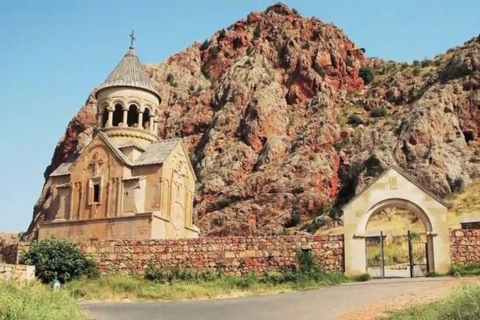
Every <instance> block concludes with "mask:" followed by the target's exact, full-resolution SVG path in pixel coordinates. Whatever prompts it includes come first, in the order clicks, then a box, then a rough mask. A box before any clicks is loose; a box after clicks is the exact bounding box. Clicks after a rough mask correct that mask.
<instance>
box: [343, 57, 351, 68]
mask: <svg viewBox="0 0 480 320" xmlns="http://www.w3.org/2000/svg"><path fill="white" fill-rule="evenodd" d="M345 64H346V65H347V67H351V68H353V61H352V59H350V58H347V62H346V63H345Z"/></svg>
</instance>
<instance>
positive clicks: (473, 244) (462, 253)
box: [450, 229, 480, 265]
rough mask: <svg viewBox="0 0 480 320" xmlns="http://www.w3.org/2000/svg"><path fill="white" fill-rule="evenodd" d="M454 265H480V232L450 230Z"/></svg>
mask: <svg viewBox="0 0 480 320" xmlns="http://www.w3.org/2000/svg"><path fill="white" fill-rule="evenodd" d="M450 255H451V259H452V265H465V264H470V263H480V230H462V229H457V230H450Z"/></svg>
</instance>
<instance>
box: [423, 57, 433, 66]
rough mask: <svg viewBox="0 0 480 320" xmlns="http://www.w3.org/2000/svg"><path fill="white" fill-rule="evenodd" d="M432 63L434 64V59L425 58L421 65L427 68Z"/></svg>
mask: <svg viewBox="0 0 480 320" xmlns="http://www.w3.org/2000/svg"><path fill="white" fill-rule="evenodd" d="M431 64H432V60H428V59H424V60H422V63H421V66H422V68H426V67H428V66H429V65H431Z"/></svg>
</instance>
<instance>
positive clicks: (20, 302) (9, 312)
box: [0, 280, 88, 320]
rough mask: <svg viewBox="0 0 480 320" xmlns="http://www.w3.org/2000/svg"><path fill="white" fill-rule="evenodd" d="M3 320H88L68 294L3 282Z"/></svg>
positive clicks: (0, 286) (0, 315)
mask: <svg viewBox="0 0 480 320" xmlns="http://www.w3.org/2000/svg"><path fill="white" fill-rule="evenodd" d="M0 319H2V320H3V319H5V320H7V319H12V320H13V319H15V320H32V319H35V320H64V319H69V320H86V319H88V318H87V317H86V315H84V314H83V312H82V311H81V310H80V307H79V306H78V305H77V304H76V302H75V300H74V299H73V298H72V296H71V295H70V294H69V293H68V292H66V291H59V292H54V291H52V290H51V289H50V288H49V287H47V286H45V285H43V284H41V283H38V282H31V283H28V284H16V283H13V282H6V281H2V280H0Z"/></svg>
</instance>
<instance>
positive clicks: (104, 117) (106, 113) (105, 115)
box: [102, 106, 108, 128]
mask: <svg viewBox="0 0 480 320" xmlns="http://www.w3.org/2000/svg"><path fill="white" fill-rule="evenodd" d="M107 108H108V106H104V107H103V113H102V128H105V126H106V124H107V121H108V110H107Z"/></svg>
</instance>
